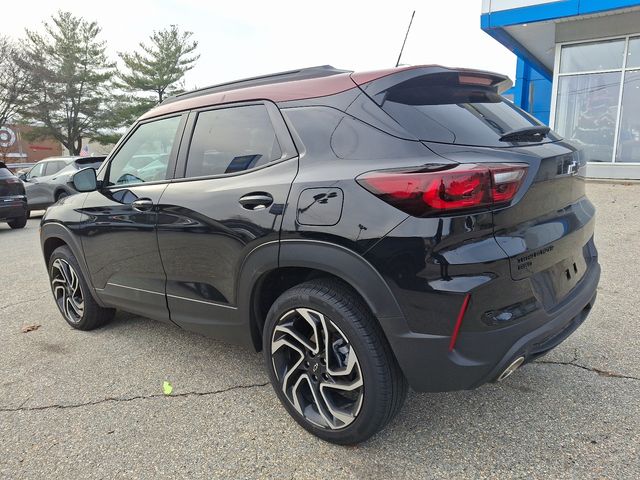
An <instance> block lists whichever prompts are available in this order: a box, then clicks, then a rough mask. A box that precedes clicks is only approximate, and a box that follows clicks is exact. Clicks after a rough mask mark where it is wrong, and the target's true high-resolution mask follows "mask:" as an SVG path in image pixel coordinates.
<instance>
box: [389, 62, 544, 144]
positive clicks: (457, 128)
mask: <svg viewBox="0 0 640 480" xmlns="http://www.w3.org/2000/svg"><path fill="white" fill-rule="evenodd" d="M381 107H382V109H383V110H384V111H385V112H386V113H387V114H389V115H390V116H391V117H392V118H393V119H394V120H396V121H397V122H398V123H399V124H400V125H402V126H403V127H404V128H405V129H406V130H407V131H409V132H410V133H412V134H413V135H415V136H416V137H417V138H419V139H420V140H424V141H429V142H440V143H454V144H458V145H475V146H492V147H508V146H510V145H511V143H510V142H501V141H500V137H501V136H502V135H504V134H505V133H507V132H511V131H513V130H517V129H521V128H527V127H531V126H538V125H542V124H541V123H540V122H538V121H537V120H536V119H535V118H533V117H532V116H531V115H529V114H528V113H526V112H524V111H523V110H521V109H519V108H518V107H516V106H515V105H513V104H512V103H511V102H509V101H507V100H506V99H505V98H504V97H502V96H501V95H499V94H498V93H497V92H496V91H495V89H494V88H492V87H487V86H483V85H481V84H480V85H476V84H474V79H473V77H461V76H459V75H458V74H452V73H443V74H432V75H426V76H422V77H417V78H412V79H411V80H407V81H405V82H402V83H400V84H398V85H395V86H393V87H391V88H389V89H388V90H387V91H386V92H385V95H384V97H383V103H382V105H381ZM551 139H552V138H551V135H550V136H548V137H547V138H546V139H545V141H550V140H551Z"/></svg>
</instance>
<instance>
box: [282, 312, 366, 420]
mask: <svg viewBox="0 0 640 480" xmlns="http://www.w3.org/2000/svg"><path fill="white" fill-rule="evenodd" d="M271 361H272V363H273V370H274V372H275V374H276V377H277V379H278V382H279V384H280V387H281V388H282V392H283V394H284V396H285V397H286V398H287V400H289V402H290V403H291V404H292V405H293V406H294V408H295V409H296V411H297V412H298V413H299V414H300V415H302V416H303V417H304V418H305V419H306V420H307V421H309V422H311V423H313V424H314V425H317V426H318V427H321V428H328V429H333V430H337V429H340V428H344V427H346V426H347V425H349V424H350V423H351V422H353V421H354V420H355V419H356V416H357V415H358V413H359V412H360V407H361V406H362V398H363V394H364V385H363V382H362V371H361V370H360V363H359V362H358V357H357V355H356V353H355V351H354V350H353V347H352V346H351V345H350V344H349V341H348V340H347V338H346V337H345V335H344V333H342V331H340V329H339V328H338V327H337V326H336V325H335V324H334V323H333V322H332V321H331V320H329V319H327V318H326V317H325V316H324V315H323V314H322V313H320V312H318V311H316V310H311V309H308V308H296V309H294V310H290V311H288V312H287V313H285V314H284V315H283V316H282V317H280V319H279V320H278V323H277V325H276V327H275V328H274V330H273V335H272V337H271Z"/></svg>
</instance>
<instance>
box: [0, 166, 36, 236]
mask: <svg viewBox="0 0 640 480" xmlns="http://www.w3.org/2000/svg"><path fill="white" fill-rule="evenodd" d="M28 218H29V213H28V208H27V196H26V195H25V191H24V184H23V183H22V181H21V180H20V179H19V178H18V177H16V176H15V175H14V174H13V173H11V170H9V168H7V166H6V165H5V164H4V163H3V162H0V222H7V223H8V224H9V226H10V227H11V228H24V227H25V226H26V225H27V219H28Z"/></svg>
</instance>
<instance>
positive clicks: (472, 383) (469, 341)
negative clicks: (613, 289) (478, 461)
mask: <svg viewBox="0 0 640 480" xmlns="http://www.w3.org/2000/svg"><path fill="white" fill-rule="evenodd" d="M599 279H600V266H599V264H598V262H597V260H596V259H594V261H593V262H592V263H591V264H590V265H589V269H588V270H587V271H586V272H585V275H584V277H583V278H582V279H581V280H580V282H579V283H578V284H577V285H576V287H575V288H574V289H573V291H572V292H571V293H570V294H569V295H568V296H567V297H566V298H565V299H564V300H563V301H562V303H561V304H559V305H557V306H556V307H555V308H554V309H553V310H552V311H549V312H547V311H545V310H544V309H543V308H539V309H538V310H535V311H533V312H531V313H529V314H528V315H526V317H524V318H522V319H521V320H520V321H519V322H517V323H516V324H514V325H510V326H507V327H503V328H500V329H496V330H489V331H470V332H465V331H464V329H463V330H461V333H460V335H459V337H458V340H457V342H456V348H455V349H454V350H453V351H449V342H450V338H451V337H450V336H448V335H430V334H423V333H415V332H411V331H407V330H406V322H404V321H401V319H396V321H393V319H386V320H385V321H384V323H385V325H384V327H385V331H386V332H387V336H388V339H389V342H390V343H391V346H392V348H393V350H394V353H395V355H396V358H397V360H398V363H399V364H400V367H401V369H402V371H403V372H404V374H405V376H406V377H407V380H408V381H409V384H410V385H411V387H412V388H413V389H414V390H417V391H428V392H439V391H450V390H467V389H472V388H475V387H478V386H480V385H482V384H483V383H486V382H490V381H493V380H495V379H497V377H498V376H499V375H500V373H501V372H502V371H503V370H504V369H505V368H506V367H507V366H508V365H509V364H510V363H511V362H513V360H515V359H516V358H517V357H519V356H524V357H525V362H528V361H531V360H533V359H535V358H536V357H539V356H541V355H544V354H545V353H546V352H548V351H549V350H551V349H552V348H554V347H556V346H557V345H559V344H560V343H561V342H562V341H564V340H565V339H566V338H567V337H568V336H569V335H571V333H573V332H574V331H575V330H576V329H577V328H578V327H579V326H580V325H581V324H582V322H584V320H585V319H586V318H587V316H588V314H589V311H590V309H591V307H592V306H593V304H594V302H595V298H596V289H597V286H598V281H599Z"/></svg>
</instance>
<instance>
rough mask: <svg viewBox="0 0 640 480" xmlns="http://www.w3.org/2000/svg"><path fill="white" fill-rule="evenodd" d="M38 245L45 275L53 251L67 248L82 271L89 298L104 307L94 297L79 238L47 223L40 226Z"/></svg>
mask: <svg viewBox="0 0 640 480" xmlns="http://www.w3.org/2000/svg"><path fill="white" fill-rule="evenodd" d="M40 245H41V247H42V254H43V257H44V261H45V268H46V269H47V275H48V271H49V260H50V258H51V255H52V254H53V252H54V251H55V249H56V248H58V247H61V246H67V247H68V248H69V249H70V250H71V253H73V256H74V257H75V258H76V260H77V261H78V265H80V270H82V275H83V276H84V278H85V281H86V282H87V285H88V286H89V290H90V292H91V296H92V297H93V298H94V300H95V301H96V303H98V305H100V306H101V307H104V306H105V305H104V304H103V302H102V301H101V300H100V298H99V297H98V295H96V292H95V289H94V287H93V284H92V283H91V276H90V275H89V267H88V266H87V264H86V262H85V259H84V251H83V249H82V244H81V243H80V239H79V238H77V237H76V236H75V235H73V234H72V233H71V231H70V230H69V229H68V228H67V227H66V226H65V225H62V224H61V223H57V222H47V223H44V224H43V225H42V226H41V230H40Z"/></svg>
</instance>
